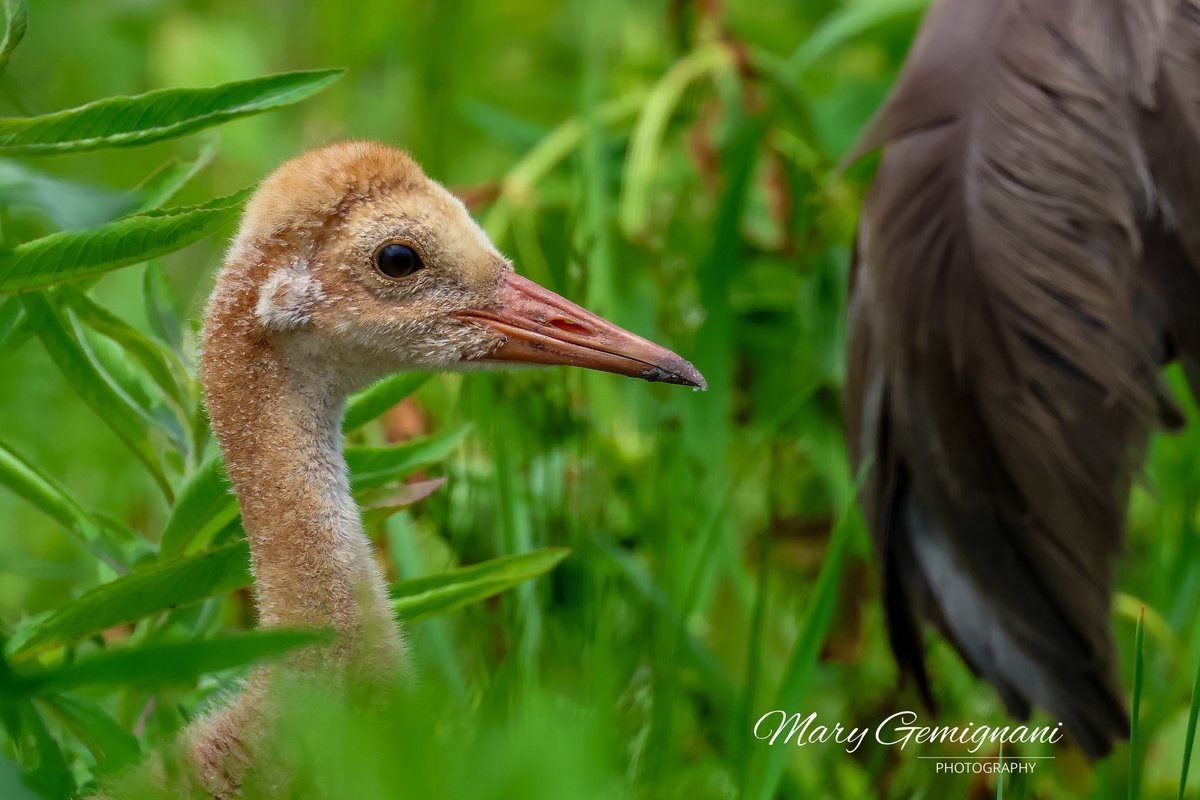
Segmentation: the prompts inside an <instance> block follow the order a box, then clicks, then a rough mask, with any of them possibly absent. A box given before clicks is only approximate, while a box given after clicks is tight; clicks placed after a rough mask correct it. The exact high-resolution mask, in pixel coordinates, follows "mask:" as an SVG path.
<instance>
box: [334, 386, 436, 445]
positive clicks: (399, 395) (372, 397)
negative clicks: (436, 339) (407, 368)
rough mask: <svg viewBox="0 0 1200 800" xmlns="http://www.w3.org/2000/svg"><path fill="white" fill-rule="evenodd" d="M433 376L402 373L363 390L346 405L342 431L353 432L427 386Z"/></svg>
mask: <svg viewBox="0 0 1200 800" xmlns="http://www.w3.org/2000/svg"><path fill="white" fill-rule="evenodd" d="M431 377H432V376H431V375H427V374H425V373H422V372H402V373H400V374H398V375H393V376H391V377H390V378H384V379H383V380H381V381H379V382H378V383H375V384H374V385H372V386H369V387H367V388H366V389H363V390H362V391H361V392H358V393H357V394H355V395H354V396H353V397H351V398H350V400H349V402H347V403H346V416H345V419H343V420H342V430H343V431H352V430H354V429H355V428H360V427H362V426H363V425H366V424H367V423H368V422H370V421H371V420H373V419H375V418H376V417H378V416H379V415H380V414H382V413H383V412H385V411H387V410H388V409H389V408H391V407H392V406H394V405H396V404H397V403H399V402H400V401H401V400H403V399H404V398H406V397H408V396H409V395H410V394H412V393H413V392H415V391H416V390H417V389H420V388H421V387H422V386H424V385H425V382H426V381H428V380H429V379H430V378H431Z"/></svg>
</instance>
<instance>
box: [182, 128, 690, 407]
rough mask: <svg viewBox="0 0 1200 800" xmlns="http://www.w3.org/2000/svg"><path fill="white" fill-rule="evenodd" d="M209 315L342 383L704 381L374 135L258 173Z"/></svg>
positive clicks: (212, 323) (211, 324)
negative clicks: (425, 373)
mask: <svg viewBox="0 0 1200 800" xmlns="http://www.w3.org/2000/svg"><path fill="white" fill-rule="evenodd" d="M231 318H232V319H231ZM208 319H209V321H208V325H207V330H208V331H209V332H212V331H215V330H218V329H221V328H222V327H225V326H228V325H230V324H236V325H237V326H238V327H239V331H240V333H244V334H251V335H253V336H256V337H259V338H263V339H266V340H270V341H271V342H273V343H275V344H276V345H277V346H279V347H281V348H285V349H286V350H287V351H288V352H289V353H290V354H293V355H294V356H295V357H296V358H299V359H304V360H306V361H308V362H310V363H312V364H317V365H328V367H329V368H331V369H338V370H340V371H341V372H343V373H345V374H346V375H347V383H350V384H361V383H363V382H366V381H368V380H370V379H372V378H375V377H378V376H379V375H381V374H384V373H387V372H393V371H397V370H402V369H434V370H454V369H465V368H470V367H471V366H482V365H487V364H503V363H521V362H525V363H539V364H566V365H574V366H582V367H588V368H592V369H599V370H603V371H607V372H615V373H618V374H623V375H630V376H635V377H642V378H645V379H647V380H661V381H666V382H670V383H679V384H684V385H690V386H698V387H704V386H705V383H704V378H703V376H701V375H700V373H699V372H697V371H696V369H695V368H694V367H692V365H691V364H689V363H688V362H686V361H685V360H683V359H682V358H680V357H679V356H677V355H675V354H674V353H671V352H670V351H668V350H666V349H665V348H662V347H659V346H658V345H655V344H653V343H651V342H649V341H647V340H645V339H642V338H640V337H638V336H635V335H634V334H632V333H629V332H628V331H625V330H623V329H621V328H619V327H617V326H616V325H613V324H612V323H610V322H608V321H606V320H604V319H602V318H601V317H598V316H596V315H595V314H592V313H590V312H588V311H586V310H584V309H582V308H580V307H579V306H577V305H575V304H573V303H571V302H569V301H567V300H565V299H564V298H562V297H559V296H558V295H556V294H554V293H552V292H550V291H548V290H546V289H544V288H542V287H541V286H538V285H537V284H535V283H533V282H531V281H529V280H526V279H524V278H521V277H520V276H518V275H516V273H515V272H514V271H513V269H512V265H511V264H510V263H509V261H508V259H506V258H505V257H504V256H503V255H501V254H500V252H499V251H497V250H496V248H495V247H494V246H493V245H492V243H491V242H490V241H489V240H488V238H487V236H486V234H484V232H483V230H482V229H481V228H480V227H479V226H478V225H477V224H476V223H475V221H474V220H473V219H472V218H471V216H470V214H469V213H468V212H467V210H466V208H465V207H464V206H463V204H462V203H461V202H460V201H459V200H458V199H457V198H456V197H454V195H452V194H450V192H448V191H446V189H445V188H443V187H442V186H441V185H440V184H438V183H437V182H435V181H433V180H430V179H429V178H427V177H426V176H425V174H424V173H423V172H422V171H421V168H420V167H419V166H418V165H417V164H416V162H414V161H413V160H412V159H411V158H410V157H409V156H408V155H407V154H406V153H403V152H401V151H399V150H395V149H393V148H390V147H386V146H384V145H381V144H376V143H371V142H344V143H340V144H334V145H331V146H328V147H324V148H321V149H318V150H313V151H311V152H308V153H306V154H304V155H302V156H300V157H298V158H296V159H293V160H292V161H289V162H287V163H286V164H284V165H283V166H281V167H280V168H279V169H277V170H276V171H275V172H274V173H273V174H272V175H270V176H269V177H268V178H267V179H266V180H265V181H263V183H262V185H261V186H260V187H259V189H258V191H257V192H256V193H255V195H254V196H253V198H252V199H251V200H250V202H249V204H248V205H247V208H246V212H245V215H244V217H243V219H242V224H241V228H240V229H239V231H238V234H237V237H236V239H235V240H234V244H233V246H232V248H231V250H230V253H229V256H228V258H227V260H226V265H225V268H224V270H223V271H222V273H221V276H220V278H219V279H218V285H217V288H216V290H215V291H214V293H213V299H212V301H211V304H210V309H209V315H208ZM212 338H213V337H212V336H211V335H208V334H206V339H207V340H209V341H210V342H211V340H212Z"/></svg>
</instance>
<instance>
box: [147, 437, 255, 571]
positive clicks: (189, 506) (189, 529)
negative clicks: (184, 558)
mask: <svg viewBox="0 0 1200 800" xmlns="http://www.w3.org/2000/svg"><path fill="white" fill-rule="evenodd" d="M237 516H238V504H237V500H236V499H235V498H234V496H233V495H232V494H231V490H230V487H229V478H228V477H226V475H225V462H224V461H222V460H221V458H220V456H214V457H212V458H210V459H209V460H207V461H205V462H204V463H203V464H201V465H200V466H199V467H197V468H196V470H195V472H193V473H192V474H191V475H190V476H188V479H187V482H186V483H184V485H183V488H182V489H180V491H179V498H178V499H177V500H176V501H175V505H174V506H172V507H171V514H170V516H168V517H167V524H166V527H164V528H163V534H162V544H161V545H160V547H159V558H160V559H164V560H165V559H172V558H175V557H176V556H179V555H182V554H183V553H185V552H188V550H189V548H190V547H191V546H192V545H193V544H197V545H198V546H203V545H204V544H205V543H207V542H209V541H211V540H212V537H213V535H214V534H215V533H216V532H217V531H219V530H221V529H222V528H224V527H225V526H226V525H228V524H229V523H231V522H233V521H234V520H235V519H237Z"/></svg>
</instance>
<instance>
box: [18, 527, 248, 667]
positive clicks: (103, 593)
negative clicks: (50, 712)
mask: <svg viewBox="0 0 1200 800" xmlns="http://www.w3.org/2000/svg"><path fill="white" fill-rule="evenodd" d="M249 585H250V550H249V548H248V547H247V545H246V542H245V541H240V542H235V543H234V544H230V545H226V546H224V547H221V548H218V549H216V550H212V551H210V552H207V553H201V554H200V555H196V556H191V557H188V558H183V559H179V560H176V561H169V562H167V563H155V564H152V565H151V566H149V567H146V568H144V569H139V570H136V571H134V572H131V573H129V574H128V575H125V576H123V577H120V578H118V579H116V580H114V581H111V582H109V583H106V584H103V585H101V586H97V587H96V588H95V589H92V590H91V591H89V592H86V593H85V594H83V595H82V596H81V597H79V598H77V599H75V600H72V601H71V602H69V603H67V604H65V605H62V606H59V607H58V608H56V609H54V610H53V611H51V612H50V613H49V614H47V615H45V616H42V617H39V618H37V620H36V622H34V623H33V624H31V625H28V626H27V627H25V628H23V629H21V630H19V631H18V632H17V633H16V634H15V635H14V636H13V638H12V639H11V640H10V642H9V653H10V657H11V659H12V660H14V661H19V660H22V659H27V658H29V657H31V656H34V655H37V654H38V653H41V652H44V651H46V650H49V649H51V648H53V647H58V646H61V645H64V644H68V643H71V642H76V641H79V640H80V639H83V638H84V637H87V636H90V635H91V634H93V633H99V632H100V631H104V630H107V629H108V628H111V627H113V626H115V625H121V624H124V623H127V622H134V621H135V620H139V619H142V618H143V617H148V616H150V615H151V614H157V613H159V612H162V611H168V610H171V609H175V608H178V607H181V606H185V605H188V604H189V603H195V602H197V601H199V600H204V599H206V598H209V597H215V596H217V595H221V594H224V593H226V592H229V591H233V590H234V589H241V588H243V587H245V586H249Z"/></svg>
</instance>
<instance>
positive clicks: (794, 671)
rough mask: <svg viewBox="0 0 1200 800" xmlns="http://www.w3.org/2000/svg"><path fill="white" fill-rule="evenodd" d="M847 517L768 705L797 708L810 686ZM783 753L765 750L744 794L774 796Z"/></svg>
mask: <svg viewBox="0 0 1200 800" xmlns="http://www.w3.org/2000/svg"><path fill="white" fill-rule="evenodd" d="M851 519H852V517H851V516H850V515H848V514H846V513H845V512H843V514H842V516H841V518H840V520H839V522H838V524H837V526H836V527H835V528H834V531H833V535H832V536H831V537H830V541H829V547H828V549H827V550H826V552H825V560H824V563H823V565H822V567H821V573H820V575H819V576H818V577H817V583H816V586H815V587H814V588H813V592H812V597H811V599H810V601H809V605H808V608H807V609H806V612H805V615H804V619H803V622H802V624H801V628H800V633H799V635H798V636H797V637H796V643H795V645H793V647H792V653H791V657H790V658H789V659H788V664H787V667H786V669H785V671H784V677H783V681H782V684H781V685H780V687H779V694H778V697H777V699H776V700H775V704H774V705H772V706H771V708H800V707H801V703H802V701H803V700H804V695H805V693H806V692H807V691H808V689H809V687H810V685H811V682H812V677H813V672H814V670H815V669H816V664H817V658H818V657H819V656H820V653H821V643H822V642H824V641H825V634H826V633H827V632H828V630H829V626H830V623H831V622H832V621H833V612H834V607H835V605H836V603H837V592H838V585H839V583H840V581H841V576H842V572H843V570H844V568H845V564H846V554H847V550H848V549H849V547H850V537H851V527H852V522H851ZM786 752H787V751H786V750H784V749H781V748H774V747H773V748H769V749H768V750H767V751H766V752H765V754H764V757H765V764H764V768H763V770H762V771H761V772H760V773H759V775H758V776H757V777H758V781H757V783H753V784H752V786H753V787H754V788H753V789H752V790H751V791H748V792H747V793H746V796H747V797H756V798H759V800H768V798H771V797H775V790H776V787H777V786H778V785H779V781H780V779H781V777H782V775H783V766H784V763H783V762H784V757H785V755H786Z"/></svg>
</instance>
